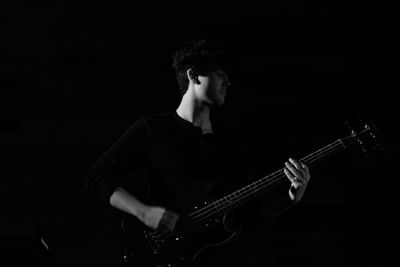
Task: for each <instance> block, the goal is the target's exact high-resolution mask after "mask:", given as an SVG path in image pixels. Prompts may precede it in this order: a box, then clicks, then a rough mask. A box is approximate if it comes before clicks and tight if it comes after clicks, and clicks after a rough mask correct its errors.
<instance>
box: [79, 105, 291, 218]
mask: <svg viewBox="0 0 400 267" xmlns="http://www.w3.org/2000/svg"><path fill="white" fill-rule="evenodd" d="M227 140H230V141H227ZM237 141H238V142H240V141H242V140H237ZM232 146H234V147H235V148H234V149H232ZM239 147H240V146H239V145H238V143H236V142H232V139H226V138H224V134H223V132H218V131H214V133H208V134H202V131H201V129H200V128H199V127H196V126H194V125H193V124H192V123H190V122H188V121H186V120H184V119H182V118H181V117H180V116H179V115H178V114H177V113H176V112H175V111H173V112H167V113H162V114H156V115H149V116H143V117H141V118H140V119H139V120H137V121H136V122H135V123H134V124H132V126H131V127H130V128H129V129H128V130H127V131H126V132H125V133H124V134H123V135H122V136H121V137H120V138H119V139H118V140H117V141H116V143H114V145H112V146H111V147H110V148H109V149H108V150H107V151H106V152H105V153H104V154H103V155H102V156H101V157H100V158H99V159H98V160H97V162H96V163H95V164H94V166H93V167H92V168H91V170H90V171H89V172H88V174H87V176H86V179H85V186H86V188H87V189H88V190H89V191H91V192H92V193H93V194H95V195H97V196H98V197H99V198H100V199H102V200H104V201H106V203H109V199H110V197H111V195H112V193H113V192H114V190H115V189H116V187H118V186H122V187H124V188H125V186H124V184H125V182H126V180H127V179H129V180H132V179H133V180H135V176H130V173H132V172H134V171H138V170H145V173H146V175H147V181H148V183H147V184H146V185H143V184H137V185H135V181H133V183H132V181H130V187H131V188H126V189H127V190H128V191H130V192H131V193H133V194H134V195H135V196H140V200H141V201H143V202H144V203H146V204H152V205H160V206H164V207H167V206H168V205H169V203H170V202H171V201H172V200H173V198H174V196H175V195H176V194H179V193H181V192H183V191H184V190H185V189H186V188H187V187H188V186H189V185H190V184H191V183H192V182H193V181H196V180H203V181H210V184H211V185H213V186H214V189H215V190H214V189H213V190H214V193H215V194H217V195H218V194H219V195H221V194H224V193H231V192H228V190H231V189H237V186H239V185H246V184H244V183H245V182H248V181H246V178H249V177H248V175H249V173H248V172H247V169H246V164H245V158H246V157H245V155H241V153H240V151H241V150H240V149H239ZM236 148H237V149H236ZM232 151H237V153H235V154H234V155H233V153H232ZM249 181H250V180H249ZM287 190H288V188H286V189H285V193H283V194H282V195H283V197H281V198H280V199H279V200H278V201H277V203H271V204H272V205H271V204H270V202H271V201H269V202H268V201H267V202H268V203H267V204H268V206H271V211H270V212H269V215H272V214H275V213H277V212H279V211H280V210H282V209H285V208H287V207H289V206H290V205H291V204H292V202H291V201H290V199H289V197H288V194H287ZM264 202H265V201H264Z"/></svg>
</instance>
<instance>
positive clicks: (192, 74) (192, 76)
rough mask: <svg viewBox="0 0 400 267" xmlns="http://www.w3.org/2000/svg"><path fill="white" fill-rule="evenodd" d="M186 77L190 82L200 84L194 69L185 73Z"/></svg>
mask: <svg viewBox="0 0 400 267" xmlns="http://www.w3.org/2000/svg"><path fill="white" fill-rule="evenodd" d="M186 75H187V77H188V79H189V81H190V80H192V81H194V83H195V84H200V81H199V75H198V74H197V72H196V71H195V70H194V69H188V70H187V72H186Z"/></svg>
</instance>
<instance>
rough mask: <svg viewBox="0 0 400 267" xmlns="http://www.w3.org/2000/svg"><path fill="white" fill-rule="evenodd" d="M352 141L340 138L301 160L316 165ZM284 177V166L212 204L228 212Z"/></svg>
mask: <svg viewBox="0 0 400 267" xmlns="http://www.w3.org/2000/svg"><path fill="white" fill-rule="evenodd" d="M350 141H351V140H349V139H348V138H342V139H338V140H336V141H334V142H332V143H331V144H329V145H327V146H325V147H323V148H321V149H318V150H317V151H315V152H313V153H311V154H309V155H307V156H305V157H303V158H301V159H300V161H302V162H303V163H305V164H306V165H308V166H313V165H316V164H317V163H319V162H321V161H323V160H325V159H327V158H328V157H330V156H331V155H333V154H336V153H337V152H339V151H342V150H344V149H345V148H346V147H347V145H348V144H350ZM284 177H286V175H285V173H284V168H281V169H279V170H277V171H275V172H273V173H271V174H269V175H267V176H265V177H263V178H261V179H259V180H257V181H255V182H253V183H251V184H249V185H247V186H245V187H243V188H241V189H239V190H237V191H235V192H233V193H231V194H229V195H227V196H224V197H222V198H220V199H218V200H217V201H215V202H213V203H212V204H211V205H213V206H214V208H217V209H218V213H220V214H225V213H228V212H229V211H231V210H233V209H235V208H237V207H240V206H242V205H243V204H245V203H247V202H249V201H250V200H252V199H254V198H255V197H256V196H257V195H259V194H260V193H262V192H264V191H266V190H267V189H269V188H271V187H272V186H273V185H275V184H276V183H277V182H278V181H280V180H281V179H283V178H284Z"/></svg>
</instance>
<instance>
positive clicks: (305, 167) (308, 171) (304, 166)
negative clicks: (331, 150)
mask: <svg viewBox="0 0 400 267" xmlns="http://www.w3.org/2000/svg"><path fill="white" fill-rule="evenodd" d="M300 164H301V166H302V167H303V169H304V171H305V173H306V176H307V177H308V179H309V178H310V169H309V168H308V166H307V165H306V164H304V163H303V162H300Z"/></svg>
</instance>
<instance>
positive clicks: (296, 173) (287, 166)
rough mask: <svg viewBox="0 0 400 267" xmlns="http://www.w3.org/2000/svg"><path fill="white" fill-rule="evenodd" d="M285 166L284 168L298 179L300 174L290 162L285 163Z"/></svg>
mask: <svg viewBox="0 0 400 267" xmlns="http://www.w3.org/2000/svg"><path fill="white" fill-rule="evenodd" d="M285 166H286V168H288V169H289V171H290V172H291V173H292V174H293V176H295V177H298V176H300V175H301V174H300V172H299V171H298V170H297V169H296V167H295V166H294V165H293V164H291V163H290V162H288V161H286V162H285Z"/></svg>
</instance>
